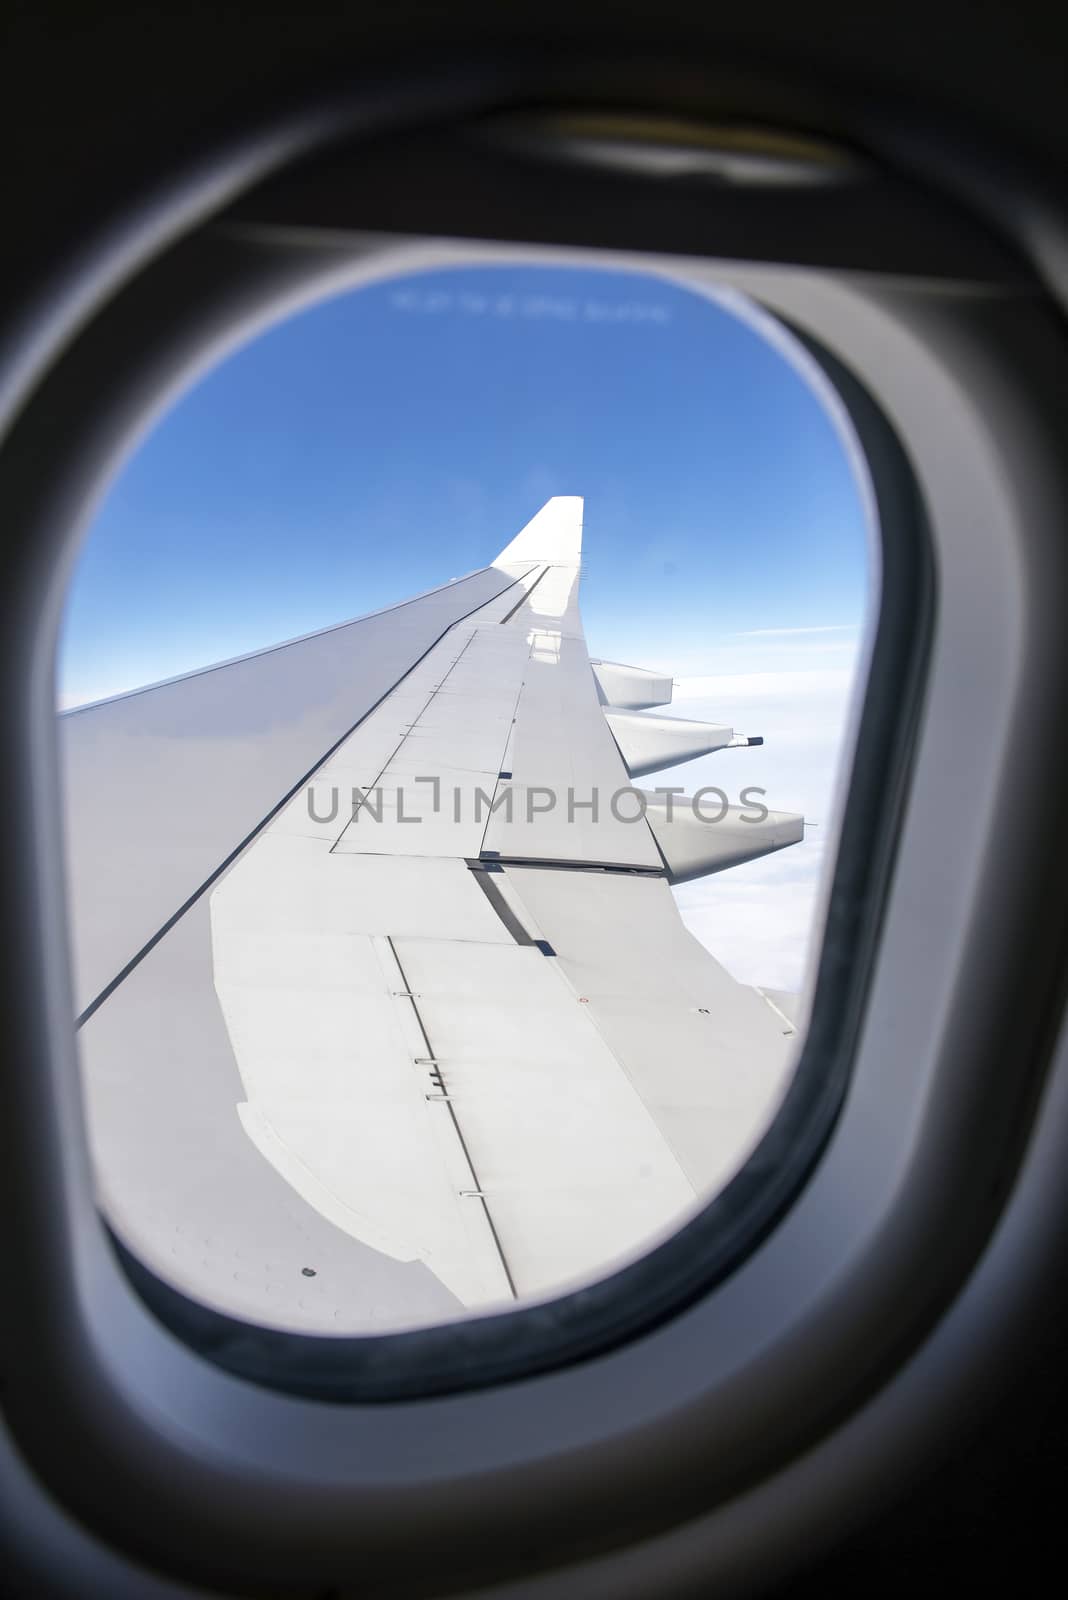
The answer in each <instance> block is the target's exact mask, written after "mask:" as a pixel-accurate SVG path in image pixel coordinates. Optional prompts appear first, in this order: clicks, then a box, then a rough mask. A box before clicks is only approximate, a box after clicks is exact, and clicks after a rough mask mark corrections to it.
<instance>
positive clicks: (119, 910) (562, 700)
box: [58, 262, 878, 1336]
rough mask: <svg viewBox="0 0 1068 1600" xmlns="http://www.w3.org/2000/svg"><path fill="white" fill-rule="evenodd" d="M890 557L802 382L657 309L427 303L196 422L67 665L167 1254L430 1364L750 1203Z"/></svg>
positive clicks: (723, 304) (116, 1103)
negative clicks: (520, 1308)
mask: <svg viewBox="0 0 1068 1600" xmlns="http://www.w3.org/2000/svg"><path fill="white" fill-rule="evenodd" d="M874 549H875V547H874V517H873V513H872V511H871V507H870V495H869V490H868V485H867V478H866V471H865V467H864V464H863V460H862V457H861V453H860V450H859V447H858V446H857V444H856V441H855V439H854V436H853V434H852V431H851V428H850V425H849V423H848V421H847V419H846V417H845V413H844V411H843V409H842V407H841V405H840V404H839V402H838V400H837V398H836V395H835V394H834V392H833V390H832V389H831V387H830V384H829V383H828V382H827V381H826V379H825V378H824V376H823V374H822V373H821V371H820V370H819V369H818V368H817V366H816V364H815V362H814V361H813V360H812V359H811V357H810V356H809V355H808V354H807V353H806V352H805V351H804V350H803V349H802V348H801V346H800V345H799V344H798V343H797V342H796V341H795V340H794V339H793V337H792V336H791V335H790V334H789V333H788V332H787V331H786V330H785V329H784V328H783V327H782V326H781V325H780V324H778V323H776V322H774V321H773V320H772V319H771V318H770V317H769V316H768V315H766V314H765V313H764V312H762V311H760V310H759V309H758V308H757V307H756V306H755V305H753V304H752V303H751V302H749V301H747V300H745V299H744V298H743V297H742V296H740V295H737V294H735V293H733V292H731V291H728V290H724V291H720V292H716V293H712V292H703V293H699V292H697V291H696V290H695V289H694V288H692V287H690V286H686V285H684V284H683V283H682V282H680V281H677V280H676V279H674V278H673V277H672V276H671V275H670V274H669V273H668V272H666V271H665V272H663V273H654V272H648V273H642V272H636V271H622V270H615V269H613V270H603V271H601V270H596V271H595V270H593V269H591V268H579V267H571V268H569V267H561V266H547V265H539V264H535V263H533V262H531V263H528V264H522V265H517V264H515V263H514V262H513V263H509V264H496V265H487V264H485V263H482V264H478V263H473V264H472V265H470V266H452V267H449V268H443V269H440V270H429V271H422V272H413V273H409V274H407V275H405V276H403V277H400V278H392V279H389V280H384V281H381V282H374V283H370V284H367V285H364V286H362V287H360V288H357V289H354V290H351V291H349V292H346V293H342V294H337V295H335V296H334V297H333V298H330V299H327V300H324V301H321V302H319V303H318V304H316V305H314V306H312V307H311V308H310V309H305V310H303V311H301V312H300V313H299V314H297V315H294V316H291V317H290V318H289V319H288V320H286V321H283V322H281V323H279V324H277V325H276V326H274V327H273V328H271V329H270V330H269V331H267V332H265V333H263V334H261V335H260V336H259V337H257V338H256V339H255V340H253V341H252V342H251V343H248V344H247V345H245V346H244V347H243V348H241V349H239V350H237V351H236V352H234V353H232V354H231V355H230V356H229V357H228V358H227V359H226V360H225V361H223V362H222V364H220V365H219V366H217V367H216V368H215V369H214V370H213V371H211V372H210V373H209V374H208V375H206V376H204V377H202V378H201V379H200V380H199V381H198V382H197V383H196V384H195V386H193V387H192V388H190V389H189V390H188V391H187V392H186V393H185V394H184V395H183V396H182V397H181V398H180V399H179V400H178V401H177V402H176V403H175V404H174V405H173V406H172V408H171V409H170V410H169V412H168V413H167V414H166V415H165V416H164V417H163V418H162V419H161V420H159V421H158V423H157V424H156V426H155V427H154V429H153V430H152V431H151V433H150V434H149V435H148V436H147V437H146V438H145V439H144V440H143V441H142V443H141V445H140V447H139V448H138V450H137V452H136V453H135V454H134V455H133V456H131V458H130V459H129V460H128V461H127V463H126V465H125V466H124V468H123V469H122V471H121V473H120V474H119V475H118V477H117V478H116V479H115V481H114V482H113V483H112V485H111V487H110V489H109V491H108V493H107V496H106V498H105V500H104V501H103V502H102V503H101V504H100V505H99V507H98V508H97V511H96V513H95V517H94V520H93V522H92V525H91V527H90V529H89V532H88V535H87V537H86V539H85V542H84V545H83V549H82V552H81V557H80V562H79V565H78V567H77V571H76V573H75V575H74V578H73V581H72V584H71V590H70V595H69V601H68V607H67V614H66V621H65V627H64V632H63V638H62V645H61V656H60V661H59V668H58V677H59V697H60V700H59V705H60V717H59V734H60V746H61V754H62V760H63V770H64V782H65V806H66V852H67V872H68V884H69V903H70V911H71V932H72V950H73V960H74V968H75V979H76V985H77V991H78V999H77V1011H78V1036H79V1041H80V1054H81V1061H82V1068H83V1079H84V1096H85V1106H86V1112H87V1120H88V1126H89V1134H90V1142H91V1148H92V1153H93V1159H94V1165H95V1174H96V1182H97V1190H98V1196H99V1204H100V1207H101V1210H102V1213H103V1215H104V1218H105V1220H106V1222H107V1224H108V1226H109V1228H110V1229H111V1230H112V1232H113V1234H114V1236H115V1239H116V1241H117V1245H118V1247H119V1248H120V1249H121V1250H122V1251H123V1252H124V1253H125V1254H126V1255H127V1256H128V1258H129V1259H130V1260H131V1261H133V1262H135V1263H139V1264H140V1267H141V1268H142V1269H147V1271H148V1273H149V1274H151V1275H152V1277H153V1278H155V1279H157V1280H159V1281H160V1282H161V1283H162V1284H163V1285H164V1286H166V1287H167V1289H168V1291H171V1290H173V1291H174V1292H175V1293H176V1294H178V1295H181V1296H184V1297H186V1298H188V1299H189V1300H191V1301H193V1302H195V1303H197V1304H198V1305H199V1306H202V1307H204V1308H207V1309H208V1310H210V1311H214V1312H219V1313H221V1314H223V1315H225V1316H226V1317H228V1318H231V1319H234V1320H236V1321H238V1322H242V1323H245V1324H252V1325H255V1326H256V1327H262V1328H265V1329H269V1330H279V1331H284V1332H288V1333H295V1334H332V1335H350V1336H362V1335H369V1334H392V1333H397V1332H403V1331H406V1330H408V1331H410V1330H413V1329H420V1328H440V1327H445V1326H448V1325H452V1324H455V1323H457V1322H459V1321H461V1320H462V1319H465V1318H471V1317H476V1316H485V1315H486V1314H488V1313H499V1312H503V1311H508V1310H511V1309H514V1308H515V1307H516V1305H517V1304H519V1305H523V1304H528V1303H536V1302H539V1301H546V1300H550V1299H552V1298H553V1297H555V1296H558V1295H561V1294H564V1293H565V1292H567V1291H570V1290H573V1289H575V1288H576V1287H579V1286H582V1285H586V1284H589V1283H591V1282H593V1281H595V1280H598V1279H603V1278H604V1277H605V1276H606V1275H608V1274H610V1273H612V1272H614V1271H615V1270H617V1269H618V1268H619V1267H620V1266H621V1265H623V1264H625V1263H627V1262H633V1261H635V1260H636V1259H638V1258H639V1257H642V1256H643V1255H645V1253H647V1252H648V1251H649V1250H650V1249H651V1248H652V1247H653V1246H655V1245H656V1244H658V1243H659V1242H660V1241H662V1240H664V1239H666V1238H668V1237H670V1236H671V1235H672V1234H674V1233H675V1231H676V1230H677V1229H678V1228H679V1226H680V1225H681V1224H682V1223H684V1222H685V1221H686V1220H687V1219H689V1218H691V1217H693V1216H694V1215H695V1213H697V1212H698V1211H699V1210H700V1209H701V1208H702V1207H703V1206H704V1205H705V1204H707V1202H708V1201H709V1200H710V1198H711V1197H713V1196H714V1195H716V1194H718V1193H720V1192H721V1191H723V1190H724V1188H725V1186H726V1185H727V1184H728V1183H730V1182H731V1181H732V1180H733V1179H734V1178H735V1177H736V1175H737V1174H738V1173H739V1172H740V1171H741V1170H742V1169H743V1168H745V1166H746V1163H747V1162H748V1160H749V1158H750V1156H751V1155H752V1153H753V1152H754V1150H755V1149H756V1148H757V1146H758V1145H759V1144H760V1142H761V1140H762V1138H763V1137H764V1136H765V1134H766V1132H767V1130H768V1129H769V1127H771V1126H772V1124H773V1123H774V1119H775V1117H776V1114H777V1112H778V1110H779V1108H780V1106H781V1105H782V1103H783V1100H784V1097H785V1095H786V1094H787V1091H788V1089H789V1086H790V1083H791V1080H792V1076H793V1073H794V1069H795V1066H796V1064H797V1061H798V1059H799V1054H800V1050H801V1046H802V1044H803V1041H804V1036H805V1029H806V1019H807V1009H808V1004H809V997H810V995H811V992H812V985H813V978H814V973H815V971H816V967H817V963H818V959H819V953H820V935H821V925H822V924H821V919H822V908H823V903H824V899H825V896H826V893H827V888H828V883H829V874H830V870H831V868H832V866H833V861H834V855H835V844H836V837H837V826H838V816H839V810H840V799H841V791H842V789H843V787H844V782H845V778H846V776H847V775H848V767H849V760H850V756H851V752H852V729H853V720H854V708H855V706H856V704H857V702H858V696H859V693H860V691H861V690H862V689H863V683H864V676H865V671H864V667H865V661H866V654H867V649H868V642H869V635H870V633H871V628H872V622H873V615H874V610H875V603H874V600H873V596H874V595H875V593H876V589H877V582H878V571H877V560H876V556H875V553H874ZM353 618H355V619H358V620H356V621H352V620H350V619H353Z"/></svg>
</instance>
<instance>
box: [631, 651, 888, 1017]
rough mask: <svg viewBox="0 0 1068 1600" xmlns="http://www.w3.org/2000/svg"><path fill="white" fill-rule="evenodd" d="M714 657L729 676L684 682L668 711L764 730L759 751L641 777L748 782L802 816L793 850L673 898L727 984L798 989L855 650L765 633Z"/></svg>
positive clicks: (737, 785)
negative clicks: (725, 664)
mask: <svg viewBox="0 0 1068 1600" xmlns="http://www.w3.org/2000/svg"><path fill="white" fill-rule="evenodd" d="M805 631H806V633H811V634H822V633H823V632H824V630H822V629H812V630H805ZM827 631H831V630H829V629H828V630H827ZM834 631H835V632H838V630H837V629H835V630H834ZM777 632H778V630H776V633H777ZM712 654H713V656H714V657H716V658H721V657H722V656H723V655H724V654H729V655H730V656H732V657H733V658H734V660H733V665H734V668H735V670H733V671H715V672H706V673H703V674H700V673H694V674H692V675H690V676H686V677H683V678H680V679H679V680H678V681H677V685H676V689H675V696H674V701H673V704H672V706H671V712H672V714H673V715H676V716H680V717H693V718H697V719H707V720H708V721H710V722H726V723H729V724H731V725H732V726H733V727H734V729H735V731H736V733H739V734H746V735H753V734H759V735H762V736H763V737H764V739H765V741H766V742H765V744H764V745H763V746H760V747H757V748H754V749H745V750H742V749H739V750H721V751H717V752H715V753H714V754H713V755H710V756H705V757H703V758H702V759H701V760H700V761H694V762H690V763H689V764H688V765H686V766H683V767H678V768H675V769H673V770H672V771H671V772H665V773H661V774H657V775H656V776H655V779H654V778H648V779H645V780H643V781H644V783H645V785H646V786H647V787H652V786H653V784H654V782H656V783H662V784H669V783H682V784H685V786H686V790H687V792H688V793H693V791H694V790H695V789H698V788H700V787H701V785H702V784H717V785H718V786H719V787H720V788H722V789H723V790H725V791H726V793H727V794H728V796H729V797H730V799H731V800H732V802H735V803H737V799H738V795H739V792H740V790H741V789H743V788H745V787H747V786H748V785H756V786H759V787H761V788H763V789H764V790H766V796H765V800H764V803H765V804H766V805H767V806H768V807H769V808H770V809H772V810H775V811H800V812H802V813H803V814H804V816H805V819H806V822H807V823H809V824H812V826H809V827H807V828H806V831H805V838H804V841H803V842H802V843H801V844H798V845H793V846H791V847H790V848H788V849H786V850H782V851H779V852H777V853H776V854H775V855H771V856H766V857H764V858H763V859H762V860H760V861H754V862H751V863H749V864H748V865H746V866H743V867H733V868H731V869H730V870H729V871H727V872H721V873H717V874H715V875H714V876H712V877H709V878H705V879H701V880H698V881H697V882H694V883H688V884H683V885H682V886H681V887H680V888H678V889H677V890H676V891H675V896H676V900H677V901H678V905H679V910H680V912H681V913H682V918H683V921H684V922H685V924H686V926H687V927H688V928H689V929H690V931H691V933H693V934H694V935H695V937H696V938H698V939H699V940H700V941H701V943H702V944H703V945H704V946H705V948H706V949H707V950H709V951H710V952H711V953H712V955H714V956H715V957H716V959H717V961H720V962H721V963H722V964H723V965H724V966H725V967H726V968H727V970H728V971H729V972H730V973H731V974H732V975H733V976H734V977H736V978H737V979H739V980H740V981H741V982H742V983H752V984H759V985H761V986H762V987H768V988H773V989H786V990H790V991H794V992H797V991H801V990H803V989H804V988H805V986H806V982H807V979H808V977H809V976H810V970H809V969H810V966H811V965H813V964H814V957H815V955H816V953H817V948H818V938H819V934H820V928H821V922H822V902H823V896H824V894H825V892H826V882H825V869H829V868H830V866H831V865H832V864H833V859H834V848H835V843H836V839H837V829H838V811H839V806H840V798H841V797H840V794H839V788H840V782H841V777H842V772H843V767H844V765H845V764H847V763H848V759H849V756H850V754H851V748H852V734H851V714H852V701H853V696H854V693H855V689H856V687H857V685H856V679H857V670H858V663H859V662H860V660H861V659H862V654H863V652H862V651H861V649H860V643H859V640H858V639H857V638H856V637H855V636H853V637H850V638H848V639H839V640H836V641H835V642H834V643H831V644H829V643H827V642H826V640H825V639H823V638H819V639H817V638H807V637H806V638H803V639H802V638H791V639H790V640H789V642H788V644H785V643H784V644H778V643H776V642H774V641H773V638H772V635H771V634H770V633H769V634H767V635H760V636H753V635H750V636H748V637H747V638H746V639H745V640H744V641H743V640H742V639H741V638H739V641H738V643H737V644H736V645H735V646H734V647H733V648H732V649H731V650H730V651H729V652H721V651H720V650H715V651H713V652H712ZM663 658H664V657H663V655H662V656H661V657H660V659H663ZM667 659H669V660H670V655H668V656H667ZM715 664H716V665H717V666H718V665H719V664H720V660H719V659H717V660H716V662H715Z"/></svg>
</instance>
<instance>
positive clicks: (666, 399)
mask: <svg viewBox="0 0 1068 1600" xmlns="http://www.w3.org/2000/svg"><path fill="white" fill-rule="evenodd" d="M552 494H582V495H584V496H585V497H586V550H585V555H586V561H585V566H584V580H583V610H584V615H585V619H586V628H587V635H588V638H589V640H590V646H591V650H592V651H593V652H594V653H595V654H596V653H600V654H604V655H609V656H610V655H613V654H621V655H622V656H623V657H624V659H626V658H629V657H631V656H635V655H637V656H640V655H641V653H642V651H643V650H645V649H647V648H649V647H651V646H653V645H654V644H655V645H660V646H662V645H663V644H664V643H668V642H672V641H674V642H677V645H678V647H679V649H681V650H684V653H685V654H686V656H687V658H691V657H692V656H693V655H694V652H695V651H696V652H698V653H699V652H700V650H701V648H702V645H703V643H705V642H706V641H707V642H711V641H712V640H714V639H717V638H723V637H725V636H730V635H731V634H733V633H734V632H737V631H747V630H755V629H764V628H788V627H790V628H796V627H816V626H830V625H843V624H851V623H852V624H855V623H856V622H857V620H858V618H859V617H860V615H861V612H862V609H863V605H864V596H865V586H866V582H867V550H866V538H865V533H864V520H863V513H862V510H861V506H860V502H859V500H858V495H857V491H856V487H855V485H854V482H853V479H852V475H851V472H850V468H849V465H848V463H847V461H846V459H845V457H844V454H843V451H842V448H841V445H840V442H839V440H838V438H837V436H836V434H835V431H834V428H833V427H832V425H831V422H830V420H829V419H828V417H827V416H826V414H825V412H824V410H823V407H822V405H821V404H820V402H819V401H818V400H817V399H816V398H815V397H814V396H813V394H812V393H811V392H810V390H809V388H808V387H807V385H806V384H805V382H804V381H803V380H802V379H801V378H800V377H799V376H798V374H797V373H796V372H795V371H793V370H792V369H791V367H790V366H789V365H788V364H787V363H786V362H785V361H784V360H783V359H782V357H781V356H780V355H779V353H778V352H777V351H775V350H774V349H772V348H771V347H769V346H768V345H767V344H766V343H765V341H764V340H763V338H762V337H761V336H760V335H759V334H758V333H755V332H754V331H753V330H752V329H751V328H749V327H747V326H745V325H744V324H743V323H741V322H740V321H738V320H737V319H736V318H735V317H734V316H733V315H732V314H730V313H729V312H727V311H725V310H723V309H721V308H720V307H719V306H717V305H714V304H711V303H710V302H708V301H707V300H705V299H703V298H699V297H697V296H696V295H694V294H693V293H692V292H690V291H688V290H685V289H682V288H679V287H677V286H675V285H672V284H669V283H667V282H664V281H662V280H659V279H656V278H652V277H648V276H645V275H641V274H636V273H622V272H589V271H585V270H580V269H565V268H552V267H530V268H527V269H525V270H516V269H514V268H511V267H487V268H483V269H481V270H469V269H453V270H451V271H443V272H436V273H433V274H429V273H428V274H420V275H418V276H415V277H411V278H407V279H403V280H394V281H393V282H392V283H390V284H383V285H376V286H373V287H370V288H366V289H362V290H359V291H356V292H353V293H349V294H347V295H344V296H342V297H339V298H336V299H333V300H330V301H328V302H325V303H321V304H319V305H318V306H316V307H314V308H313V309H311V310H308V311H305V312H303V313H301V314H300V315H298V316H296V317H294V318H292V319H291V320H290V321H288V322H286V323H285V324H283V325H281V326H280V327H277V328H275V329H273V330H272V331H270V332H268V333H267V334H265V335H263V336H261V337H260V338H259V339H257V340H256V341H254V342H253V343H252V344H251V345H249V346H247V347H246V348H245V349H243V350H241V351H239V352H238V353H237V354H236V355H234V356H232V357H231V358H230V359H229V360H227V361H226V362H225V363H224V364H223V365H222V366H221V367H220V368H218V369H216V371H214V372H213V373H211V374H210V375H209V376H208V377H207V378H205V379H204V380H202V381H201V382H199V383H198V384H197V385H196V386H195V387H194V388H193V389H192V390H191V391H189V392H188V393H187V394H186V395H185V396H184V397H183V398H182V399H181V400H180V401H179V403H178V404H177V405H176V406H175V407H174V408H173V409H172V410H171V412H170V413H169V414H168V415H167V416H166V417H165V418H164V419H163V421H162V422H161V423H160V424H159V425H158V426H157V427H156V428H155V430H154V432H153V433H152V434H151V435H150V436H149V438H148V439H147V440H146V441H145V442H144V443H143V444H142V446H141V447H140V449H139V450H138V451H137V453H136V455H135V456H134V457H133V459H132V460H130V461H129V463H128V464H127V465H126V467H125V468H124V470H123V471H122V472H121V474H120V476H119V477H118V479H117V480H116V481H115V483H114V484H113V486H112V487H111V490H110V492H109V493H108V495H107V497H106V499H105V501H104V502H103V504H102V505H101V506H100V508H99V510H98V512H97V514H96V516H95V518H94V519H93V522H92V525H91V527H90V529H89V531H88V535H87V538H86V541H85V544H84V547H83V553H82V556H81V560H80V564H79V567H78V570H77V574H76V576H75V579H74V582H73V585H72V592H71V597H70V604H69V607H68V616H67V624H66V628H65V632H64V637H63V643H62V649H61V656H60V685H59V687H60V695H61V700H62V702H63V703H64V704H71V703H75V702H77V701H80V700H84V699H92V698H96V697H98V696H100V695H104V694H108V693H113V692H115V691H116V690H118V689H122V688H126V687H131V686H133V685H134V684H137V683H144V682H150V681H153V680H154V679H157V678H160V677H163V676H167V675H169V674H171V673H174V672H178V671H183V670H185V669H187V668H191V667H194V666H197V665H201V664H204V663H206V662H209V661H212V660H218V659H220V658H222V657H225V656H228V655H233V654H236V653H240V652H242V651H244V650H249V649H255V648H258V647H259V646H261V645H265V644H268V643H272V642H274V641H276V640H278V639H282V638H288V637H291V636H293V635H294V634H299V633H302V632H307V631H309V630H311V629H314V628H319V627H324V626H327V625H328V624H330V623H333V622H336V621H339V620H341V619H343V618H345V617H349V616H356V615H359V614H360V613H361V612H364V611H368V610H373V609H374V608H376V607H378V606H382V605H386V604H389V603H391V602H392V601H394V600H397V599H400V598H404V597H405V596H407V595H409V594H411V593H413V592H415V591H417V590H420V589H423V588H428V587H431V586H433V585H434V584H436V583H440V582H443V581H444V580H446V579H448V578H449V577H452V576H455V575H457V574H459V573H462V572H466V571H469V570H471V569H473V568H476V567H479V566H482V565H484V564H485V563H486V562H487V561H488V560H489V559H491V558H492V556H493V555H494V554H495V553H496V551H497V550H498V549H500V548H501V547H502V546H503V545H504V544H505V543H506V542H507V541H508V539H510V538H511V536H512V534H513V533H515V532H516V531H517V530H518V528H519V527H520V526H521V525H522V524H523V523H524V522H525V521H527V520H528V518H529V517H530V516H532V515H533V513H534V512H535V511H536V510H537V508H538V506H539V505H541V504H542V502H543V501H544V500H545V499H547V498H548V497H549V495H552ZM666 664H667V665H670V663H666Z"/></svg>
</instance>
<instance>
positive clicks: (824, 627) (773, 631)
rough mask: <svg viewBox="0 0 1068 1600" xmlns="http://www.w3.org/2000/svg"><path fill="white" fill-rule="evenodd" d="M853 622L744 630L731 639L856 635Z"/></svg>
mask: <svg viewBox="0 0 1068 1600" xmlns="http://www.w3.org/2000/svg"><path fill="white" fill-rule="evenodd" d="M856 631H857V624H856V623H855V622H826V623H821V624H820V625H819V626H818V627H815V628H744V629H743V630H742V631H741V633H733V634H731V638H732V639H779V638H784V637H786V635H795V634H799V633H856Z"/></svg>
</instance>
